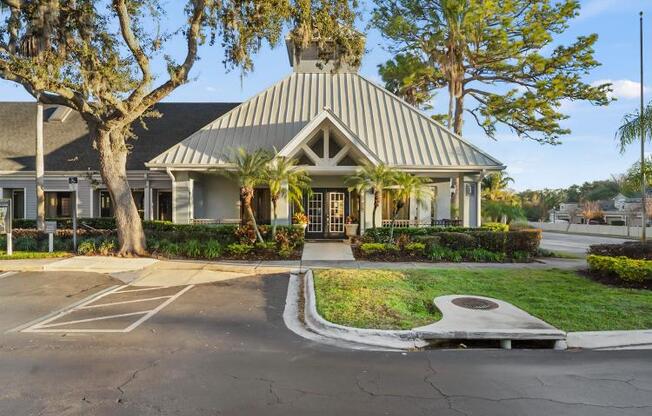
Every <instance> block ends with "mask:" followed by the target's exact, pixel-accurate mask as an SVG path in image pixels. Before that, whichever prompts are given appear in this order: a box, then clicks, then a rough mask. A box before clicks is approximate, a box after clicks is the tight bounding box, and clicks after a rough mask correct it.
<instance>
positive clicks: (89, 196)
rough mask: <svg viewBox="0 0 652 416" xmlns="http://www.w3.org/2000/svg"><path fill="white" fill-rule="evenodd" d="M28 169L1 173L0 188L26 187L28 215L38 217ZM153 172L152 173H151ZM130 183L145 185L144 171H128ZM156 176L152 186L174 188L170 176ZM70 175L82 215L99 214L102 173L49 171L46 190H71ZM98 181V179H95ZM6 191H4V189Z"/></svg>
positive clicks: (32, 178)
mask: <svg viewBox="0 0 652 416" xmlns="http://www.w3.org/2000/svg"><path fill="white" fill-rule="evenodd" d="M31 175H32V174H30V173H29V172H19V173H15V174H5V175H3V176H2V177H0V189H3V190H9V189H14V188H16V189H24V190H25V218H27V219H36V184H35V179H34V177H33V176H31ZM150 175H151V173H150ZM128 176H129V184H130V186H131V187H132V188H133V189H145V186H146V181H145V179H144V172H129V173H128ZM153 176H154V177H155V179H154V180H152V181H150V187H151V188H158V189H171V187H172V186H171V182H170V180H169V179H164V178H165V177H164V176H162V175H161V174H154V175H153ZM69 177H77V178H78V184H77V193H76V208H77V216H78V217H79V218H93V217H99V190H101V189H105V186H104V185H103V184H101V183H99V184H97V182H95V181H99V180H100V178H99V175H94V176H93V181H91V180H90V179H89V178H88V176H87V174H86V173H85V172H84V173H81V172H56V173H53V172H46V176H45V181H44V182H45V191H46V192H56V191H59V192H72V191H71V190H70V187H69V185H68V178H69ZM93 182H95V183H93ZM3 194H5V192H3Z"/></svg>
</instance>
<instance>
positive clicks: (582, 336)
mask: <svg viewBox="0 0 652 416" xmlns="http://www.w3.org/2000/svg"><path fill="white" fill-rule="evenodd" d="M567 342H568V348H584V349H592V350H608V349H652V329H642V330H634V331H586V332H569V333H568V335H567Z"/></svg>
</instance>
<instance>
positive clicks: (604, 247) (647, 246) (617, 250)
mask: <svg viewBox="0 0 652 416" xmlns="http://www.w3.org/2000/svg"><path fill="white" fill-rule="evenodd" d="M589 254H595V255H597V256H610V257H621V256H622V257H628V258H630V259H639V260H652V242H646V243H641V242H640V241H626V242H625V243H623V244H594V245H592V246H590V247H589Z"/></svg>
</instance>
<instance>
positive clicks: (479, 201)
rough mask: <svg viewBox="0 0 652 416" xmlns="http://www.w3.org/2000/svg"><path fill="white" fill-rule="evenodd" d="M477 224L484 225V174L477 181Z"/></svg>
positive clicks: (478, 225)
mask: <svg viewBox="0 0 652 416" xmlns="http://www.w3.org/2000/svg"><path fill="white" fill-rule="evenodd" d="M475 215H476V219H475V226H476V227H480V226H481V225H482V176H480V177H478V179H477V180H476V181H475Z"/></svg>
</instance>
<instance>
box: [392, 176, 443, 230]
mask: <svg viewBox="0 0 652 416" xmlns="http://www.w3.org/2000/svg"><path fill="white" fill-rule="evenodd" d="M428 183H430V179H429V178H426V177H423V176H416V175H412V174H411V173H407V172H396V174H395V175H394V178H393V181H392V186H391V187H390V188H389V190H390V192H391V193H392V197H393V199H394V206H393V207H392V222H391V224H390V228H389V239H390V241H394V226H395V225H396V217H397V216H398V214H399V213H400V212H401V210H402V209H403V208H404V207H405V206H406V205H407V202H409V201H410V198H411V197H414V200H415V201H416V203H417V204H419V205H420V206H424V204H425V202H426V200H427V199H428V198H430V197H432V194H433V193H432V189H431V188H429V187H427V186H426V185H427V184H428Z"/></svg>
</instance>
